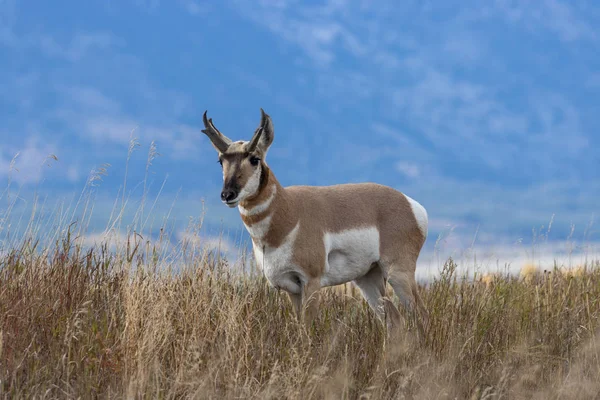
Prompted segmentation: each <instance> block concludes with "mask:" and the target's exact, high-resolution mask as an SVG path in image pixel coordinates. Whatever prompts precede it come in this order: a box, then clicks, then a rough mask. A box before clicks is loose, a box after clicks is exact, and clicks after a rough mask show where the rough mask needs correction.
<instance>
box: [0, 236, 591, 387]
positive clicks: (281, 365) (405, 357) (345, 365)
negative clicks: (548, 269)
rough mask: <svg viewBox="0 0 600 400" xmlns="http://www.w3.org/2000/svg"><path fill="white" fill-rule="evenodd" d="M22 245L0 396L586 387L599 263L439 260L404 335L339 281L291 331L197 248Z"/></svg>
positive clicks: (12, 260) (7, 313)
mask: <svg viewBox="0 0 600 400" xmlns="http://www.w3.org/2000/svg"><path fill="white" fill-rule="evenodd" d="M32 247H33V246H32V244H31V243H30V242H27V243H25V244H24V245H23V246H21V247H20V248H18V249H14V250H12V251H11V252H9V253H8V254H5V255H4V256H2V258H1V261H0V263H1V264H0V324H1V325H0V360H1V364H0V365H1V367H0V393H1V394H2V395H3V396H5V397H10V398H18V397H26V398H31V397H78V396H81V397H84V398H85V397H90V396H100V397H115V398H122V397H128V398H131V397H135V398H138V397H147V398H156V397H158V398H173V397H193V398H487V399H492V398H494V399H495V398H508V397H510V398H531V397H532V396H533V397H538V398H573V399H586V398H589V399H593V398H598V396H600V380H599V379H598V377H599V376H600V338H598V337H597V336H595V332H596V330H597V329H598V326H599V324H598V318H599V317H600V270H598V269H597V267H598V265H595V266H590V268H588V269H587V270H586V271H585V272H579V273H578V274H574V275H573V274H572V275H565V274H562V273H559V271H556V273H550V274H542V275H540V276H537V278H536V279H527V280H523V279H519V278H513V277H509V276H503V277H496V278H495V279H494V280H492V281H485V282H482V281H480V280H477V279H476V280H466V279H459V278H458V277H457V276H456V274H455V265H454V263H453V262H452V261H451V260H450V261H448V263H447V264H446V266H445V269H444V272H443V274H442V275H441V277H440V278H439V279H436V280H435V281H434V282H432V283H431V284H429V285H428V286H427V287H426V288H423V297H424V300H425V302H426V304H427V308H428V309H429V311H430V314H431V329H430V331H429V335H428V337H427V342H426V343H419V342H418V341H416V340H415V339H414V337H413V332H414V329H413V328H412V327H408V328H409V329H408V330H407V331H406V332H407V333H406V334H405V335H404V336H403V337H400V338H395V339H394V340H393V341H392V340H387V339H386V337H385V333H384V331H383V329H382V327H381V326H380V324H379V323H378V322H377V320H376V319H375V318H374V317H373V316H372V314H371V313H370V311H369V310H368V308H367V306H366V304H365V302H364V301H362V300H361V299H360V298H355V297H354V296H350V295H348V294H349V293H344V292H343V291H339V290H326V291H325V292H326V293H325V296H324V299H323V307H322V310H321V312H320V315H319V317H318V319H317V321H316V323H315V324H314V325H313V327H312V329H311V330H310V331H309V332H306V331H305V330H304V329H303V327H302V326H301V325H299V324H298V323H297V322H296V321H295V317H294V315H293V312H292V308H291V306H290V304H289V303H288V300H287V298H286V297H285V296H282V294H279V293H277V292H276V291H274V290H272V289H270V288H269V287H268V286H267V284H266V283H265V282H264V280H263V279H261V278H260V277H253V276H249V275H242V274H232V273H230V271H229V267H228V266H227V265H226V264H225V262H223V261H219V260H218V259H211V258H210V255H211V254H212V253H202V254H200V255H199V256H198V257H197V258H196V259H194V260H189V259H188V260H189V262H188V263H187V264H186V265H184V266H183V268H182V269H181V270H179V271H177V272H176V273H175V272H173V271H171V272H166V271H162V272H159V270H157V268H156V265H153V258H152V257H151V255H152V254H153V252H152V251H144V252H143V253H141V252H140V253H139V254H134V253H132V252H130V253H129V254H127V253H126V252H123V253H122V254H119V253H117V254H115V253H111V252H109V251H108V250H107V249H106V247H104V248H102V247H101V248H95V249H90V250H85V251H84V250H83V249H82V248H79V247H77V246H73V245H72V243H70V242H69V236H68V235H67V237H65V238H63V241H62V242H61V243H59V245H58V246H56V247H55V249H54V251H53V252H52V253H48V252H45V253H44V252H40V251H33V248H32ZM132 247H133V246H127V247H126V248H132ZM148 255H149V256H150V257H148ZM592 267H595V268H592Z"/></svg>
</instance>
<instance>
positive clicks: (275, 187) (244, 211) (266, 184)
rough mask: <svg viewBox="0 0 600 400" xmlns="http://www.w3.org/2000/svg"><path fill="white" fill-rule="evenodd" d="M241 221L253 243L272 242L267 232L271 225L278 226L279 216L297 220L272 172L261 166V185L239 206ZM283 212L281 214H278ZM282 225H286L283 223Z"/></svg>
mask: <svg viewBox="0 0 600 400" xmlns="http://www.w3.org/2000/svg"><path fill="white" fill-rule="evenodd" d="M238 208H239V211H240V214H241V217H242V221H243V222H244V225H245V226H246V229H247V230H248V233H249V234H250V236H251V237H252V240H253V241H255V242H265V241H266V242H272V240H269V235H268V234H269V232H270V230H271V227H272V226H273V225H276V226H280V225H281V222H282V221H279V219H281V216H282V215H284V216H285V220H286V221H289V220H294V221H295V220H297V218H296V216H295V215H294V211H295V210H294V209H293V207H290V206H289V199H288V194H287V193H286V191H285V188H284V187H283V186H281V184H279V182H278V181H277V178H275V175H274V174H273V172H272V171H271V170H270V169H269V167H267V166H266V165H265V164H263V173H262V176H261V183H260V186H259V189H258V192H257V193H256V195H254V196H252V197H251V198H249V199H246V200H244V201H242V202H241V203H240V205H239V207H238ZM279 211H283V212H279ZM283 225H287V224H286V223H283Z"/></svg>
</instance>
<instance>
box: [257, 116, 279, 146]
mask: <svg viewBox="0 0 600 400" xmlns="http://www.w3.org/2000/svg"><path fill="white" fill-rule="evenodd" d="M258 129H262V131H263V132H262V135H261V136H260V140H259V141H258V146H260V148H261V149H262V151H265V152H266V151H267V150H268V149H269V146H271V144H272V143H273V139H274V138H275V130H274V129H273V121H271V117H269V115H268V114H267V113H266V112H265V111H264V110H263V109H262V108H261V109H260V126H259V127H258Z"/></svg>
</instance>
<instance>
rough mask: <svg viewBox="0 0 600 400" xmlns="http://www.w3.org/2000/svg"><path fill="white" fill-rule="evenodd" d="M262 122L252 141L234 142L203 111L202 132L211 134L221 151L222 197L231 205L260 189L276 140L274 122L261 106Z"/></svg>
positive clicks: (219, 151) (217, 148) (209, 136)
mask: <svg viewBox="0 0 600 400" xmlns="http://www.w3.org/2000/svg"><path fill="white" fill-rule="evenodd" d="M260 113H261V119H260V125H259V126H258V128H257V129H256V131H255V132H254V136H252V139H250V141H249V142H245V141H242V140H240V141H237V142H232V141H231V139H229V138H228V137H227V136H225V135H223V134H222V133H221V132H219V130H218V129H217V128H215V126H214V125H213V123H212V118H207V117H206V111H205V112H204V116H203V121H204V128H205V129H203V130H202V132H204V133H205V134H206V136H208V138H209V139H210V141H211V142H212V144H213V146H214V148H215V149H216V150H217V152H218V153H219V163H220V164H221V166H222V168H223V190H222V191H221V200H222V201H223V203H225V204H227V205H228V206H229V207H235V206H237V205H238V204H239V203H240V202H241V201H244V200H247V199H250V198H252V197H254V196H255V195H257V194H258V193H259V191H260V188H261V184H264V181H265V177H266V174H267V173H268V169H267V166H266V163H265V161H264V160H265V157H266V155H267V150H269V146H271V143H273V138H274V131H273V122H272V121H271V117H269V116H268V115H267V114H266V113H265V112H264V111H263V109H262V108H261V109H260Z"/></svg>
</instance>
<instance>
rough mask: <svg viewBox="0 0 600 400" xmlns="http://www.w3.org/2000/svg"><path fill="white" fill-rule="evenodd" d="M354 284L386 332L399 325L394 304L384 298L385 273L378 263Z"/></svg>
mask: <svg viewBox="0 0 600 400" xmlns="http://www.w3.org/2000/svg"><path fill="white" fill-rule="evenodd" d="M354 284H355V285H356V286H357V287H358V288H359V289H360V292H361V293H362V295H363V297H364V298H365V300H366V301H367V303H368V304H369V306H370V307H371V309H372V310H373V311H374V312H375V314H376V315H377V317H379V319H380V320H381V322H383V323H384V324H386V326H387V328H388V330H391V329H393V328H394V327H396V326H398V325H399V323H400V313H399V312H398V309H397V308H396V306H395V305H394V303H392V302H391V301H390V300H389V299H388V298H387V297H385V284H386V282H385V273H384V272H383V269H382V268H381V265H380V264H379V263H374V264H373V267H372V268H371V269H370V270H369V272H367V274H366V275H364V276H362V277H360V278H358V279H355V280H354Z"/></svg>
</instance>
